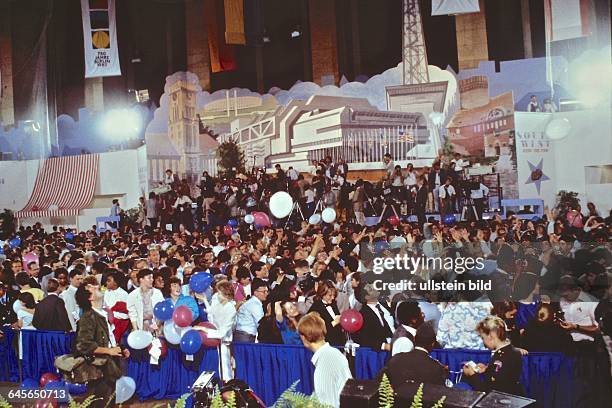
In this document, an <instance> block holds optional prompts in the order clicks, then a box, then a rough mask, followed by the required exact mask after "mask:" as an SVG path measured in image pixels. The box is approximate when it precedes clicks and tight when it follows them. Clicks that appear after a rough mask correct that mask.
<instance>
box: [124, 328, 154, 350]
mask: <svg viewBox="0 0 612 408" xmlns="http://www.w3.org/2000/svg"><path fill="white" fill-rule="evenodd" d="M152 341H153V335H152V334H151V333H149V332H146V331H144V330H136V331H133V332H131V333H130V335H129V336H128V338H127V342H128V345H129V346H130V347H131V348H133V349H135V350H142V349H145V348H147V347H149V344H151V342H152Z"/></svg>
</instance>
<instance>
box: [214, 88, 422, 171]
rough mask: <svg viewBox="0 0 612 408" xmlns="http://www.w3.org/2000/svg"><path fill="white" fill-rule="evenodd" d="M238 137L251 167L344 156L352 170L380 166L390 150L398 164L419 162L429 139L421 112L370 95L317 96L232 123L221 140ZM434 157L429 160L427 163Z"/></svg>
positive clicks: (296, 165) (302, 163)
mask: <svg viewBox="0 0 612 408" xmlns="http://www.w3.org/2000/svg"><path fill="white" fill-rule="evenodd" d="M229 138H233V139H234V140H236V141H237V142H238V144H239V145H240V146H242V148H243V149H244V151H245V155H246V157H247V159H248V160H252V162H248V163H247V165H248V166H251V165H253V166H258V167H261V166H265V167H272V165H273V164H276V163H280V164H281V165H282V166H283V167H285V168H286V167H288V166H293V167H294V168H296V169H298V170H302V171H306V170H307V169H308V166H309V165H310V163H311V161H312V160H313V159H321V158H323V157H325V156H328V155H329V156H332V157H334V158H344V159H345V160H346V161H347V163H349V167H350V169H351V170H367V169H370V168H371V169H378V168H379V167H380V166H381V162H382V158H383V155H384V154H385V153H387V152H389V153H390V154H391V155H392V156H393V157H394V159H395V160H396V162H398V164H403V162H406V163H407V162H408V161H415V160H418V157H415V156H411V154H414V152H415V151H417V150H418V149H416V147H417V146H419V145H424V144H425V143H427V141H428V140H429V130H428V125H427V121H426V119H425V118H424V116H423V115H421V114H420V113H407V112H391V111H380V110H378V109H376V108H375V107H374V106H372V105H371V104H370V103H369V102H368V100H367V99H365V98H349V97H338V96H323V95H315V96H312V97H310V98H309V99H308V100H307V101H300V100H293V101H291V102H289V103H288V104H287V106H279V107H278V108H277V109H276V111H274V112H268V113H264V114H262V115H259V116H257V117H255V118H253V119H249V118H241V119H239V120H236V121H234V122H232V126H231V131H230V132H228V133H226V134H224V135H222V136H220V140H227V139H229ZM430 161H431V160H428V163H427V165H429V164H430Z"/></svg>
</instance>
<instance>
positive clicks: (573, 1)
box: [544, 0, 590, 42]
mask: <svg viewBox="0 0 612 408" xmlns="http://www.w3.org/2000/svg"><path fill="white" fill-rule="evenodd" d="M544 23H545V29H546V41H547V42H552V41H561V40H569V39H571V38H577V37H584V36H587V35H589V34H590V32H589V0H554V1H553V0H545V1H544Z"/></svg>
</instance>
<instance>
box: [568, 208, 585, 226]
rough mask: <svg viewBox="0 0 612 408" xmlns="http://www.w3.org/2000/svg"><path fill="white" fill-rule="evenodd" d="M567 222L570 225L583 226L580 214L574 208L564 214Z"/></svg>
mask: <svg viewBox="0 0 612 408" xmlns="http://www.w3.org/2000/svg"><path fill="white" fill-rule="evenodd" d="M565 219H566V220H567V222H569V223H570V227H576V228H583V227H584V224H583V223H582V216H581V215H580V213H579V212H578V211H576V210H571V211H569V212H568V213H567V215H566V216H565Z"/></svg>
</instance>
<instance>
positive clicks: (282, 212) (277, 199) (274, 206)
mask: <svg viewBox="0 0 612 408" xmlns="http://www.w3.org/2000/svg"><path fill="white" fill-rule="evenodd" d="M292 208H293V198H291V196H290V195H289V193H287V192H285V191H279V192H276V193H274V194H273V195H272V197H270V212H271V213H272V215H274V216H275V217H276V218H285V217H286V216H288V215H289V214H290V213H291V209H292Z"/></svg>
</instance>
